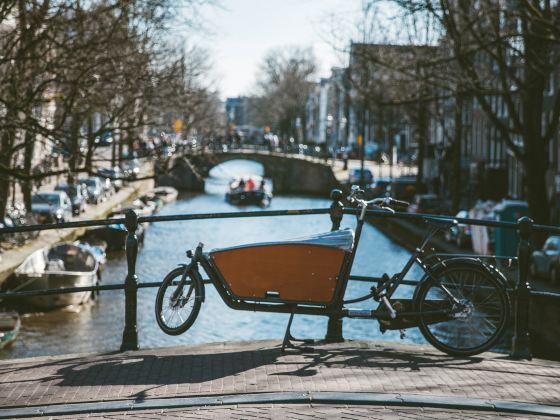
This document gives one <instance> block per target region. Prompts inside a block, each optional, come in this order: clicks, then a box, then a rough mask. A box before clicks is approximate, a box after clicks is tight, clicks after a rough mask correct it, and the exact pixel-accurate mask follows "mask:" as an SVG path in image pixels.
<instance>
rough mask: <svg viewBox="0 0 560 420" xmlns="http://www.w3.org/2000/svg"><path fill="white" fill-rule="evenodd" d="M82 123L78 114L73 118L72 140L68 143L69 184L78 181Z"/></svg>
mask: <svg viewBox="0 0 560 420" xmlns="http://www.w3.org/2000/svg"><path fill="white" fill-rule="evenodd" d="M80 125H81V124H80V120H79V119H78V117H77V116H74V117H73V118H72V124H71V129H70V141H69V144H68V149H69V152H70V159H68V185H72V184H74V182H75V181H76V169H77V168H78V159H79V154H80V147H79V135H80Z"/></svg>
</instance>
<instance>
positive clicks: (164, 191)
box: [151, 187, 179, 203]
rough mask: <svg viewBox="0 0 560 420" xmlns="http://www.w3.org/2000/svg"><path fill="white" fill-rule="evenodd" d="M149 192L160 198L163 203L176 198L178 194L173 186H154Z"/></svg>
mask: <svg viewBox="0 0 560 420" xmlns="http://www.w3.org/2000/svg"><path fill="white" fill-rule="evenodd" d="M151 192H152V193H154V194H155V195H156V196H157V197H159V198H161V199H162V200H163V201H164V202H165V203H171V202H173V201H175V200H177V195H178V194H179V192H178V191H177V190H176V189H175V188H173V187H155V188H154V189H153V190H152V191H151Z"/></svg>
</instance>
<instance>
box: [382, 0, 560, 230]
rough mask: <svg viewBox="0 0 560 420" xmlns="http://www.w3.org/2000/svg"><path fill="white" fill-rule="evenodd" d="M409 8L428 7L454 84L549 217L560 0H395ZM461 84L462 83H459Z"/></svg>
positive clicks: (543, 218) (533, 206)
mask: <svg viewBox="0 0 560 420" xmlns="http://www.w3.org/2000/svg"><path fill="white" fill-rule="evenodd" d="M391 3H393V4H396V5H398V6H399V7H401V8H402V10H404V11H406V13H407V14H409V15H415V14H418V13H429V14H430V15H431V16H433V18H434V19H435V21H436V22H437V23H438V24H439V25H440V27H441V29H442V32H443V33H444V36H443V38H442V40H441V41H442V44H443V45H445V46H446V47H447V48H448V51H449V53H450V57H449V58H450V62H451V61H452V62H453V63H454V65H455V66H456V68H457V69H458V72H457V74H456V75H455V79H456V82H455V85H456V86H457V87H461V88H463V89H466V90H467V91H468V92H469V93H470V94H471V95H472V96H473V97H474V98H475V100H476V103H477V104H479V106H480V107H481V109H482V110H483V111H484V113H485V114H486V116H487V118H488V120H489V121H490V122H491V124H492V125H493V126H494V127H495V128H496V130H497V131H498V132H499V134H500V137H501V139H502V141H503V142H504V143H505V144H506V145H507V147H508V149H509V150H510V151H511V153H512V154H513V155H514V156H515V158H516V159H517V160H518V161H519V162H521V164H522V167H523V171H524V184H525V196H526V197H527V200H528V203H529V209H530V213H531V215H532V217H533V218H534V219H535V220H536V221H537V222H539V223H547V222H549V220H550V214H551V211H550V201H549V195H548V192H547V182H546V181H547V179H546V175H547V170H548V167H549V156H548V150H549V145H550V143H551V141H552V139H553V138H554V137H555V136H556V135H557V131H558V123H559V120H560V94H559V92H558V89H557V88H554V86H555V85H556V86H557V83H558V74H559V70H560V67H559V65H560V62H559V54H558V52H559V46H560V45H559V44H560V30H559V28H560V9H559V6H558V3H557V2H551V1H538V0H520V1H517V2H499V1H495V0H482V1H451V0H395V1H391ZM459 90H460V89H459Z"/></svg>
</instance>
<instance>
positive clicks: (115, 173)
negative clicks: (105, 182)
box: [97, 166, 123, 192]
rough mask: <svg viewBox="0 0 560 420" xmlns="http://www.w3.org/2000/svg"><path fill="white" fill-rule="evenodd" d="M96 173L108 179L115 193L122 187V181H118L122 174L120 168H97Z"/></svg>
mask: <svg viewBox="0 0 560 420" xmlns="http://www.w3.org/2000/svg"><path fill="white" fill-rule="evenodd" d="M97 172H98V173H99V174H100V175H102V176H103V177H105V178H107V179H109V181H110V182H111V183H112V184H113V187H114V189H115V191H116V192H119V190H120V189H121V188H122V187H123V181H122V179H120V178H122V177H123V173H122V171H121V168H119V167H118V166H114V167H112V168H98V169H97Z"/></svg>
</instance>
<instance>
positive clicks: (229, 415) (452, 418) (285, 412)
mask: <svg viewBox="0 0 560 420" xmlns="http://www.w3.org/2000/svg"><path fill="white" fill-rule="evenodd" d="M57 418H58V419H90V420H102V419H106V420H117V419H125V420H132V419H139V420H140V419H141V420H149V419H161V418H165V419H199V420H206V419H224V420H237V419H265V420H266V419H271V420H298V419H301V420H313V419H379V420H392V419H434V420H435V419H438V420H439V419H446V420H469V419H477V420H479V419H495V418H504V419H506V418H507V419H537V418H540V417H538V416H531V415H527V414H523V415H520V414H511V413H484V412H480V411H468V410H457V411H453V412H450V411H449V410H444V409H434V408H423V407H383V406H381V407H355V406H346V405H340V406H338V405H335V406H331V405H329V406H324V405H300V404H291V405H270V406H262V405H253V406H246V405H243V406H227V407H218V408H216V407H197V408H188V409H186V408H180V409H173V410H146V411H140V412H135V411H134V412H130V411H129V412H122V411H121V412H118V413H103V414H90V415H82V416H80V415H78V416H76V415H73V416H71V417H70V416H63V417H57Z"/></svg>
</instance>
